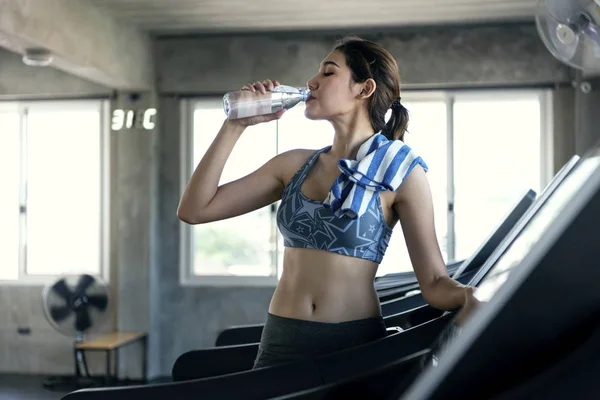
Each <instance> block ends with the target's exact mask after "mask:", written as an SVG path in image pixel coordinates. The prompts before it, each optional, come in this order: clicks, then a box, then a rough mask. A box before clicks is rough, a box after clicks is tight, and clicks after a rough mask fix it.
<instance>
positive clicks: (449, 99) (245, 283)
mask: <svg viewBox="0 0 600 400" xmlns="http://www.w3.org/2000/svg"><path fill="white" fill-rule="evenodd" d="M536 96H537V97H538V99H539V104H540V130H541V131H540V150H541V158H540V163H541V164H540V180H541V182H540V187H541V188H544V187H545V186H546V185H547V184H548V182H550V180H551V179H552V177H553V171H554V165H553V151H554V143H553V128H554V126H553V123H552V121H553V110H552V90H551V89H546V88H500V89H493V88H482V89H448V90H405V91H404V92H403V100H405V101H407V102H418V101H443V102H444V103H445V104H446V110H447V112H446V133H447V145H448V148H447V151H448V154H447V171H448V181H447V182H448V183H447V202H448V207H447V213H446V218H447V225H448V231H447V235H446V241H447V252H448V262H453V261H456V260H454V254H455V249H456V244H455V237H454V229H455V218H454V212H453V203H454V201H455V197H454V103H455V102H456V101H462V100H477V99H481V100H489V99H499V98H509V99H519V98H529V99H530V98H532V97H536ZM198 104H206V105H211V106H213V107H214V106H217V108H218V107H221V105H222V102H221V99H220V98H216V97H210V98H199V97H195V98H188V99H181V100H180V109H179V110H180V116H179V117H180V118H179V121H180V132H179V134H180V160H181V162H180V193H183V190H184V189H185V187H186V185H187V183H188V180H189V177H190V176H191V173H192V170H191V167H190V165H191V159H192V157H193V146H192V142H193V135H194V132H193V126H194V125H193V120H194V109H195V108H196V107H197V105H198ZM276 129H277V131H276V135H279V124H277V128H276ZM273 221H274V222H273V223H276V222H275V218H273ZM192 239H193V235H192V226H190V225H189V224H186V223H183V222H180V249H179V250H180V252H179V254H180V257H179V261H180V262H179V278H180V279H179V280H180V284H181V285H182V286H209V287H210V286H216V287H270V288H274V287H276V286H277V283H278V282H279V278H278V276H279V275H280V273H281V271H280V270H279V267H280V266H279V261H280V260H279V259H280V258H282V257H283V255H282V254H281V253H280V250H281V249H280V246H279V243H278V242H279V241H277V246H276V249H275V251H276V254H275V255H274V257H273V259H274V260H275V262H276V266H275V267H276V269H277V272H276V275H275V276H272V277H256V276H223V275H202V276H197V275H194V274H193V272H192V267H191V266H192V264H191V259H192Z"/></svg>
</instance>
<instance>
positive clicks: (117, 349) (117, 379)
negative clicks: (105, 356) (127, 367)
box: [115, 347, 119, 383]
mask: <svg viewBox="0 0 600 400" xmlns="http://www.w3.org/2000/svg"><path fill="white" fill-rule="evenodd" d="M115 381H116V382H117V383H118V382H119V348H118V347H117V348H116V349H115Z"/></svg>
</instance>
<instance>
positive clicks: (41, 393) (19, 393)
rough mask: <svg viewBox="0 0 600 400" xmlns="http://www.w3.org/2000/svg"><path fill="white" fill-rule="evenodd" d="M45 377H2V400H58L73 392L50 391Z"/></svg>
mask: <svg viewBox="0 0 600 400" xmlns="http://www.w3.org/2000/svg"><path fill="white" fill-rule="evenodd" d="M43 382H44V377H43V376H36V375H0V400H58V399H60V398H61V397H63V396H64V395H66V394H67V393H69V392H71V390H65V391H61V390H48V389H46V388H44V385H43Z"/></svg>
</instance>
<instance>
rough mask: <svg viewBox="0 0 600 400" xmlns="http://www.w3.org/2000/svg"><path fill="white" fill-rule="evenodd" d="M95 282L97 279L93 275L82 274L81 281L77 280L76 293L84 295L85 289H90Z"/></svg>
mask: <svg viewBox="0 0 600 400" xmlns="http://www.w3.org/2000/svg"><path fill="white" fill-rule="evenodd" d="M94 282H95V279H94V277H93V276H91V275H82V276H81V278H79V282H77V285H76V286H75V293H76V294H77V295H78V296H82V295H83V294H84V293H85V291H86V290H87V289H88V287H90V285H91V284H92V283H94Z"/></svg>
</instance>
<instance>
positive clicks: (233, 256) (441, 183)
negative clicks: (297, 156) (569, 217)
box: [181, 91, 551, 285]
mask: <svg viewBox="0 0 600 400" xmlns="http://www.w3.org/2000/svg"><path fill="white" fill-rule="evenodd" d="M545 96H548V95H547V93H546V92H544V91H510V92H500V91H485V92H483V91H482V92H477V93H471V92H413V93H405V94H404V95H403V104H404V105H405V106H406V107H407V108H408V110H409V113H410V122H409V131H408V133H407V134H406V136H405V142H406V143H407V144H408V145H409V146H411V147H412V148H413V149H414V150H415V151H416V152H417V154H419V155H420V156H421V157H422V158H423V159H424V160H425V162H426V163H427V165H428V166H429V172H428V173H427V176H428V180H429V185H430V188H431V192H432V196H433V208H434V214H435V229H436V234H437V238H438V243H439V245H440V248H441V251H442V256H443V257H444V260H445V261H446V262H452V261H456V260H462V259H466V258H468V257H469V256H470V255H471V253H472V252H473V251H474V250H476V248H477V247H478V246H479V245H480V244H481V242H482V241H483V240H484V239H485V238H486V237H487V236H488V235H489V233H490V232H491V231H492V230H493V229H494V228H495V227H496V226H497V225H498V224H499V223H500V222H501V219H502V218H503V217H504V216H505V215H506V214H507V213H508V212H509V210H510V208H511V207H512V206H513V205H514V204H516V202H517V201H518V200H519V199H520V197H521V196H522V195H523V193H524V192H525V190H526V189H527V188H532V189H534V190H536V191H538V192H539V188H540V187H543V185H544V182H543V181H544V179H543V178H542V177H544V176H547V175H548V173H547V172H546V171H545V169H548V168H551V166H550V165H546V164H545V163H544V160H543V157H542V156H543V151H547V150H546V149H550V146H548V144H547V143H546V138H548V137H550V136H551V135H550V134H545V133H544V134H543V133H542V130H543V124H542V122H543V121H544V118H545V114H544V107H545V104H547V101H546V99H545ZM182 110H183V127H182V148H181V150H182V155H183V157H182V161H183V163H182V190H183V188H184V187H185V185H186V184H187V182H188V180H189V177H190V175H191V173H192V172H193V170H194V168H195V167H196V166H197V164H198V162H199V161H200V159H201V158H202V156H203V155H204V153H205V152H206V150H207V149H208V147H209V146H210V144H211V143H212V141H213V140H214V138H215V136H216V134H217V132H218V131H219V129H220V127H221V124H222V123H223V121H224V118H225V115H224V112H223V109H222V104H221V102H220V101H216V100H202V101H185V102H183V108H182ZM499 116H510V123H509V124H500V123H497V122H495V121H496V120H497V119H498V118H499ZM506 137H509V138H511V139H514V138H518V139H517V140H510V141H509V140H503V138H506ZM332 140H333V129H332V127H331V125H330V124H329V123H328V122H325V121H309V120H307V119H306V118H305V117H304V105H303V104H299V105H297V106H296V107H294V108H293V109H291V110H288V111H287V112H286V114H285V116H284V117H283V118H282V119H281V120H279V121H273V122H271V123H268V124H261V125H259V126H256V127H251V128H249V129H248V130H247V131H246V132H245V133H244V135H243V136H242V137H241V138H240V140H239V141H238V143H237V144H236V146H235V147H234V150H233V152H232V154H231V156H230V158H229V160H228V162H227V164H226V166H225V168H224V170H223V174H222V177H221V180H220V184H224V183H226V182H230V181H232V180H234V179H238V178H240V177H242V176H245V175H247V174H248V173H250V172H252V171H254V170H255V169H257V168H259V167H260V166H261V165H263V164H264V163H265V162H266V161H268V160H269V159H270V158H272V157H273V156H275V155H276V154H279V153H282V152H285V151H288V150H290V149H294V148H313V149H320V148H323V147H325V146H327V145H329V144H331V143H332ZM515 143H517V144H518V146H516V147H518V148H516V149H515V148H514V147H515ZM507 153H510V154H511V157H507V156H506V154H507ZM515 159H517V160H520V161H519V162H518V163H514V160H515ZM277 206H278V204H274V205H273V206H269V207H265V208H264V209H261V210H257V211H254V212H252V213H249V214H247V215H243V216H239V217H235V218H230V219H228V220H225V221H218V222H214V223H210V224H204V225H199V226H193V227H190V226H189V225H187V224H182V238H184V240H182V243H183V244H182V257H181V260H182V268H181V273H182V276H181V277H182V282H183V283H184V284H186V283H188V284H205V285H221V284H224V285H231V284H243V285H248V284H250V285H251V284H259V285H262V284H267V285H274V284H276V282H277V279H278V278H279V277H280V276H281V271H282V267H283V238H282V237H281V234H280V233H279V230H278V229H277V225H276V209H277ZM406 271H412V264H411V261H410V257H409V255H408V251H407V248H406V244H405V241H404V236H403V233H402V227H401V225H400V223H398V224H397V225H396V226H395V228H394V233H393V235H392V239H391V242H390V245H389V247H388V250H387V253H386V255H385V257H384V259H383V261H382V263H381V265H380V267H379V270H378V273H377V275H378V276H382V275H386V274H389V273H397V272H406Z"/></svg>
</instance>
